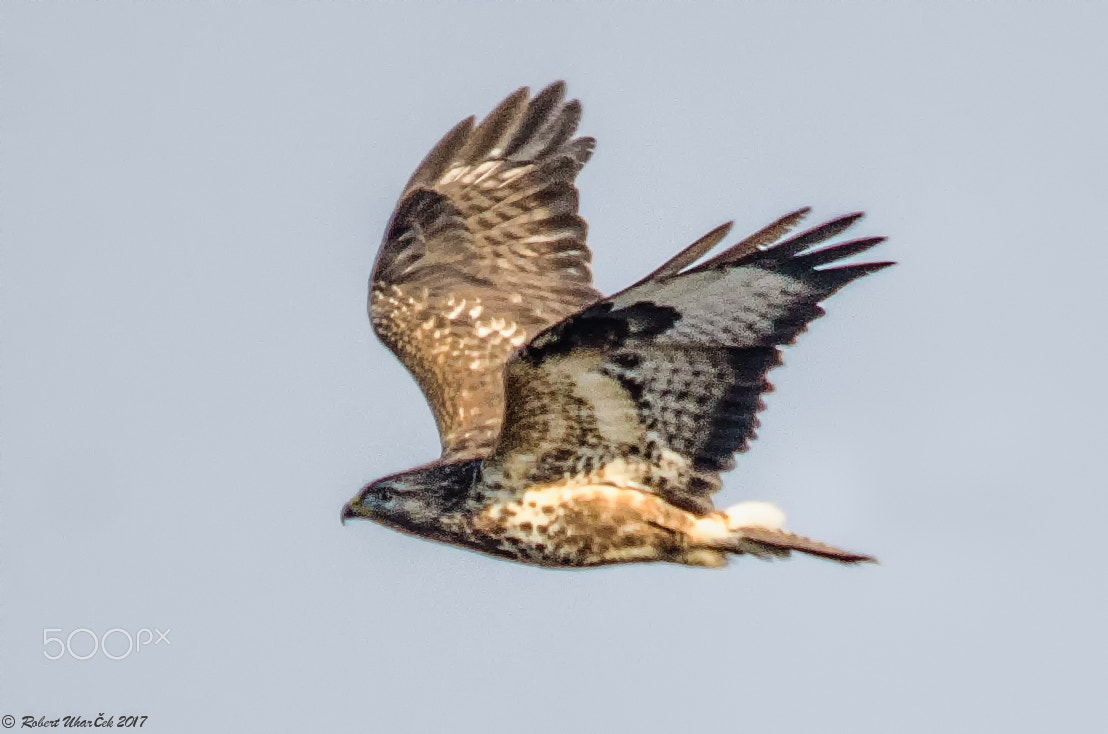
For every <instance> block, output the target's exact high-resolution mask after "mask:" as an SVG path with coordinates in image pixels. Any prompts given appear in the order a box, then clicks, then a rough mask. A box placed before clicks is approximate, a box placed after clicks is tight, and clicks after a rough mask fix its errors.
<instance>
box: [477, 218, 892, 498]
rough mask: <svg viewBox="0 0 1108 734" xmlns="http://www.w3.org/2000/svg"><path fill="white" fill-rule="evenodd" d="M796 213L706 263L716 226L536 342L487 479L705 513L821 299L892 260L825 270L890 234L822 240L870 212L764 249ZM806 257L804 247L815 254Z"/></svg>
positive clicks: (516, 380)
mask: <svg viewBox="0 0 1108 734" xmlns="http://www.w3.org/2000/svg"><path fill="white" fill-rule="evenodd" d="M804 212H805V210H801V211H799V212H794V213H793V214H790V215H788V216H786V217H783V218H782V219H780V220H778V221H777V222H775V223H774V224H772V225H770V226H769V227H767V228H766V229H764V230H762V231H761V232H758V233H756V234H755V235H752V236H751V237H748V238H747V239H745V240H743V241H742V242H740V243H738V244H737V245H734V246H733V247H730V248H728V249H726V250H724V251H723V252H721V253H720V254H719V255H717V256H715V257H714V258H711V259H709V260H707V261H706V262H704V263H703V264H700V265H694V264H693V263H695V261H696V260H697V259H699V258H700V257H701V256H703V255H704V254H705V253H706V252H707V251H708V250H709V249H711V248H712V247H713V246H714V245H715V244H716V243H718V242H719V240H720V239H722V237H723V236H724V235H725V234H726V231H727V226H725V227H722V228H719V229H716V230H713V232H711V233H709V234H708V235H706V236H705V237H703V238H701V239H700V240H698V241H697V242H696V243H694V244H693V245H691V246H690V247H689V248H686V250H685V251H683V252H682V253H680V254H679V255H677V256H676V257H674V258H673V259H672V260H670V261H669V262H668V263H666V264H665V265H663V266H662V267H661V268H659V269H658V270H656V271H655V272H654V273H653V274H651V275H650V276H648V277H647V278H646V279H645V280H643V281H640V282H639V283H637V284H636V285H634V286H632V287H631V288H628V289H627V290H625V291H623V292H622V293H619V294H617V295H615V296H613V297H611V298H607V299H605V300H603V301H600V302H597V303H595V304H594V305H592V306H591V307H589V308H588V309H585V310H584V311H582V312H581V313H579V314H577V315H575V316H573V317H571V318H569V319H567V320H565V321H564V322H562V323H560V324H557V325H556V326H554V327H552V328H550V329H548V330H547V331H545V332H543V333H541V334H539V335H538V336H537V337H535V339H533V340H532V341H531V343H530V344H529V345H528V346H527V347H526V349H524V350H523V351H522V352H520V353H519V354H518V355H517V356H516V357H514V358H513V359H512V360H511V361H510V362H509V363H508V366H507V370H506V390H507V394H506V396H507V412H506V417H505V428H504V431H503V433H502V434H501V436H500V440H499V443H498V444H497V447H496V450H495V451H494V452H493V454H492V455H491V456H490V457H489V459H488V460H487V461H486V462H485V469H484V471H485V476H486V481H489V482H492V483H494V484H499V485H501V486H504V487H506V488H509V489H517V490H522V489H524V488H526V487H528V486H530V485H533V484H536V483H544V482H557V481H559V480H562V479H565V478H570V479H571V480H575V481H586V482H589V483H614V484H617V485H625V486H634V487H637V488H640V489H648V490H651V491H653V492H656V493H658V494H660V495H662V496H663V497H665V498H666V499H667V500H668V501H669V502H671V503H673V504H676V505H678V506H680V507H685V508H687V509H690V510H694V511H697V512H706V511H708V510H710V509H711V508H712V502H711V499H710V495H711V493H712V492H714V491H716V490H717V489H719V486H720V478H719V474H720V472H722V471H726V470H728V469H731V468H732V467H733V466H734V454H735V453H736V452H741V451H744V450H746V448H747V443H748V441H749V440H750V439H752V438H753V437H754V431H755V428H756V427H757V425H758V418H757V413H758V411H760V410H761V409H762V408H763V407H764V404H763V402H762V399H761V394H762V393H763V392H765V391H766V390H768V389H770V383H769V382H768V381H767V379H766V373H767V372H768V371H769V370H770V369H771V368H773V367H775V366H776V365H778V364H779V363H780V354H779V352H780V349H779V347H780V346H781V345H784V344H789V343H791V342H792V341H793V340H794V339H795V338H796V336H797V334H799V333H800V332H801V331H803V330H804V329H805V328H806V326H807V325H808V323H809V322H810V321H811V320H812V319H814V318H816V317H818V316H819V315H821V314H822V313H823V310H822V309H821V308H820V306H819V303H820V301H822V300H824V299H825V298H827V297H828V296H830V295H831V294H833V293H834V292H835V291H837V290H838V289H839V288H841V287H842V286H844V285H846V284H847V283H849V282H850V281H852V280H854V279H855V278H858V277H861V276H863V275H866V274H867V273H872V272H874V271H876V270H880V269H881V268H884V267H886V266H888V265H890V264H891V263H886V262H878V263H865V264H856V265H841V266H838V267H831V268H821V266H824V265H828V264H831V263H834V262H836V261H838V260H840V259H842V258H846V257H849V256H850V255H854V254H856V253H859V252H862V251H864V250H868V249H869V248H871V247H873V246H874V245H876V244H877V243H879V242H881V241H882V240H883V238H880V237H875V238H868V239H859V240H854V241H851V242H845V243H842V244H839V245H835V246H832V247H827V248H824V249H821V250H815V251H808V250H809V248H811V247H812V246H813V245H816V244H819V243H821V242H824V241H825V240H827V239H829V238H831V237H833V236H835V235H837V234H839V233H840V232H842V231H843V230H844V229H846V228H847V227H849V226H850V225H851V224H852V223H853V222H854V221H856V220H857V219H858V218H859V217H860V216H861V215H860V214H855V215H851V216H848V217H843V218H841V219H836V220H834V221H832V222H828V223H827V224H824V225H821V226H819V227H816V228H815V229H812V230H810V231H808V232H805V233H803V234H800V235H798V236H796V237H793V238H792V239H789V240H786V241H784V242H781V243H780V244H776V245H772V246H767V244H766V243H767V242H768V241H772V240H774V239H776V238H778V237H780V236H781V235H783V234H784V232H785V231H787V230H788V229H789V228H790V227H791V226H792V225H794V224H795V223H796V222H797V221H798V220H799V219H800V217H801V216H802V215H803V214H804ZM806 251H807V252H806Z"/></svg>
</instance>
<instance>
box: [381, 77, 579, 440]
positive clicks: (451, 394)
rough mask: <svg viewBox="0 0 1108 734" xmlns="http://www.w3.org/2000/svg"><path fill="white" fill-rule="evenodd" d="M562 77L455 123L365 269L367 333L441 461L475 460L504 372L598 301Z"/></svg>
mask: <svg viewBox="0 0 1108 734" xmlns="http://www.w3.org/2000/svg"><path fill="white" fill-rule="evenodd" d="M564 95H565V85H564V84H562V83H558V84H553V85H551V86H549V87H547V88H546V89H545V90H543V91H542V93H540V94H539V95H537V96H536V97H534V98H533V99H529V98H528V93H527V89H525V88H524V89H520V90H517V91H516V92H515V93H514V94H512V95H511V96H509V97H508V98H507V99H505V100H504V101H503V102H502V103H501V104H500V105H499V106H498V107H497V108H496V109H495V110H493V111H492V112H491V113H490V114H489V115H488V117H486V118H485V120H484V121H482V122H481V124H480V125H476V126H475V125H474V120H473V118H472V117H470V118H468V119H466V120H463V121H462V122H461V123H459V124H458V125H457V126H455V127H454V129H453V130H451V131H450V132H449V133H447V134H446V136H445V137H444V138H443V139H442V140H441V141H440V142H439V143H438V145H436V146H435V147H434V148H433V149H432V150H431V152H430V153H428V154H427V157H426V158H424V160H423V162H422V163H421V164H420V165H419V167H418V168H417V169H416V171H415V173H414V174H413V175H412V178H411V180H410V181H408V184H407V185H406V186H405V187H404V193H403V194H402V196H401V197H400V202H399V204H398V205H397V207H396V211H395V213H394V214H393V216H392V221H391V222H390V223H389V226H388V229H387V231H386V233H385V238H384V241H383V242H382V244H381V250H380V253H379V254H378V255H377V262H376V264H375V265H374V268H373V277H372V280H371V287H370V299H369V313H370V319H371V321H372V323H373V328H374V330H375V331H376V332H377V335H378V336H379V337H380V338H381V341H383V342H384V343H385V345H386V346H388V347H389V349H391V350H392V351H393V352H395V353H396V355H397V356H398V357H399V358H400V361H401V362H403V363H404V366H406V367H407V368H408V369H409V370H410V371H411V372H412V374H413V375H414V376H415V378H416V380H417V381H418V382H419V384H420V387H422V388H423V391H424V393H425V394H426V395H427V397H428V401H429V402H430V404H431V408H432V410H433V411H434V413H435V420H436V422H437V423H438V428H439V436H440V438H441V441H442V449H443V454H444V456H451V457H455V458H460V457H464V456H475V455H480V454H481V453H482V452H484V451H487V450H488V449H489V448H490V447H491V446H492V444H493V442H494V441H495V439H496V435H497V433H498V431H499V427H500V420H501V415H502V413H503V400H502V397H501V396H502V393H503V387H502V385H501V369H502V367H503V366H504V363H505V362H507V360H508V357H509V355H510V354H511V353H512V351H513V350H515V349H516V348H517V347H519V346H521V345H523V344H526V343H527V341H528V340H529V339H530V338H531V337H532V336H534V335H535V334H536V333H537V332H538V331H541V330H542V329H544V328H546V327H547V326H549V325H550V324H553V323H556V322H557V321H560V320H561V319H563V318H565V317H566V316H569V315H570V314H572V313H574V312H576V311H578V310H579V309H580V308H581V307H583V306H586V305H588V304H589V303H591V302H593V301H595V300H596V299H597V298H599V297H600V294H599V293H597V292H596V291H595V290H594V289H593V287H592V273H591V271H590V269H589V260H590V253H589V250H588V248H587V247H586V246H585V232H586V226H585V221H584V220H583V219H582V218H581V217H580V216H578V214H577V189H576V187H575V186H574V183H573V182H574V179H575V178H576V176H577V173H578V171H580V170H581V167H582V166H583V165H584V164H585V162H586V161H587V160H588V159H589V156H590V154H591V153H592V148H593V144H594V141H593V140H592V138H576V139H574V138H573V134H574V132H575V131H576V129H577V123H578V120H579V119H580V117H581V105H580V103H578V102H577V101H576V100H574V101H571V102H564V101H563V97H564Z"/></svg>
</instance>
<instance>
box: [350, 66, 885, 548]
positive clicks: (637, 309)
mask: <svg viewBox="0 0 1108 734" xmlns="http://www.w3.org/2000/svg"><path fill="white" fill-rule="evenodd" d="M564 91H565V90H564V85H563V84H562V83H557V84H554V85H551V86H550V87H548V88H547V89H545V90H543V91H542V92H540V93H539V94H538V95H536V96H535V97H534V98H530V97H529V95H528V92H527V90H526V89H521V90H519V91H517V92H516V93H515V94H513V95H511V96H509V97H508V98H507V99H505V100H504V102H502V103H501V104H500V106H498V107H497V108H496V110H494V111H493V112H492V113H491V114H490V115H489V116H488V117H487V118H486V119H485V120H484V121H483V122H482V123H481V124H480V125H478V126H476V127H475V126H474V125H473V119H472V118H470V119H469V120H466V121H463V122H462V123H461V124H460V125H458V126H457V127H455V128H454V130H452V131H451V132H450V133H448V134H447V135H446V136H445V137H444V138H443V139H442V141H440V143H439V144H438V145H437V146H436V147H435V148H434V149H433V150H432V151H431V153H429V154H428V156H427V158H426V159H425V160H424V162H423V163H422V164H421V165H420V166H419V168H418V169H417V170H416V172H415V174H413V176H412V178H411V180H410V181H409V182H408V185H407V186H406V187H405V190H404V194H403V196H402V197H401V200H400V203H399V204H398V206H397V208H396V212H395V213H394V215H393V217H392V220H391V221H390V223H389V227H388V229H387V231H386V234H385V239H384V242H383V243H382V245H381V250H380V252H379V254H378V256H377V262H376V264H375V266H374V271H373V278H372V284H371V294H370V307H369V310H370V317H371V320H372V322H373V327H374V329H375V330H376V332H377V334H378V335H379V336H380V337H381V340H382V341H383V342H384V343H385V344H386V345H387V346H388V347H389V348H390V349H391V350H392V351H393V352H395V353H396V355H397V356H398V357H399V358H400V360H401V361H402V362H403V363H404V365H405V366H406V367H407V368H408V369H409V370H410V371H411V373H412V374H413V375H414V376H415V378H416V380H417V381H418V382H419V384H420V386H421V387H422V389H423V391H424V394H425V395H426V396H427V400H428V403H430V405H431V408H432V410H433V412H434V414H435V420H436V422H437V424H438V429H439V435H440V439H441V443H442V456H441V457H440V459H438V460H437V461H435V462H432V463H430V464H428V465H426V466H423V467H420V468H417V469H413V470H411V471H408V472H401V473H399V474H395V475H392V476H389V477H385V478H383V479H381V480H378V481H376V482H371V483H370V484H368V485H366V486H365V487H364V488H363V489H362V491H361V492H360V493H359V495H358V496H357V497H355V498H354V499H353V500H352V501H351V502H350V503H349V504H348V505H347V506H346V507H345V508H344V510H343V518H344V519H347V518H353V517H365V518H369V519H372V520H375V521H377V522H379V523H382V524H384V525H387V526H389V527H392V528H395V529H398V530H401V531H403V532H407V533H410V534H413V535H417V536H420V537H424V538H430V539H433V540H437V541H440V542H444V543H450V544H453V545H457V546H461V547H464V548H469V549H471V550H476V551H480V552H483V553H487V554H490V555H494V556H497V557H500V558H507V559H511V560H515V561H520V562H523V563H529V564H533V565H538V566H544V567H555V568H558V567H585V566H596V565H604V564H613V563H629V562H644V561H666V562H673V563H681V564H685V565H692V566H710V567H717V566H722V565H724V564H725V563H726V561H727V559H728V557H729V556H732V555H744V554H747V555H753V556H756V557H761V558H772V557H779V556H783V555H788V554H789V553H790V552H791V551H794V550H795V551H798V552H802V553H806V554H809V555H813V556H817V557H821V558H829V559H832V560H835V561H839V562H842V563H856V562H859V561H866V560H872V559H870V558H869V557H868V556H864V555H860V554H855V553H850V552H848V551H843V550H841V549H838V548H835V547H833V546H829V545H826V544H823V543H820V542H818V541H814V540H810V539H808V538H803V537H801V536H798V535H794V534H792V533H789V532H787V531H785V530H783V529H782V527H781V524H782V522H783V515H782V513H781V512H780V511H779V510H777V509H776V508H770V507H768V506H765V505H754V504H750V503H747V504H745V505H739V506H736V507H735V508H732V510H729V511H724V512H720V511H718V510H716V508H715V506H714V504H713V502H712V495H713V493H715V492H716V491H717V490H718V489H719V488H720V484H721V480H720V475H721V473H722V472H725V471H727V470H729V469H731V468H733V467H734V463H735V455H736V453H739V452H743V451H745V450H747V448H748V445H749V443H750V441H751V440H753V439H754V437H755V430H756V429H757V427H758V415H759V412H760V411H761V410H762V409H763V408H764V407H765V406H764V404H763V402H762V396H763V395H764V393H765V392H766V391H768V390H770V389H771V385H770V382H769V380H768V377H767V376H768V373H769V371H770V370H772V369H773V368H775V367H776V366H778V365H779V364H780V363H781V349H782V347H784V346H786V345H789V344H791V343H793V342H794V340H795V339H796V337H797V335H798V334H800V333H801V332H802V331H804V329H806V328H807V326H808V324H809V323H810V322H811V321H812V320H813V319H815V318H817V317H819V316H820V315H821V314H822V313H823V309H822V306H821V303H822V302H823V301H824V300H826V299H827V298H829V297H831V296H832V295H833V294H834V293H835V292H836V291H838V290H839V289H840V288H842V287H843V286H845V285H846V284H847V283H850V282H851V281H853V280H856V279H858V278H860V277H862V276H864V275H867V274H869V273H873V272H876V271H878V270H880V269H882V268H884V267H887V266H888V265H890V264H891V263H885V262H870V263H860V264H843V263H842V262H841V261H843V260H845V259H846V258H848V257H851V256H853V255H856V254H858V253H861V252H864V251H866V250H868V249H870V248H871V247H874V246H875V245H877V244H878V243H879V242H881V239H882V238H878V237H871V238H864V239H857V240H852V241H848V242H842V243H838V244H833V245H829V246H825V245H824V243H826V242H827V241H828V240H830V239H831V238H833V237H835V236H837V235H839V234H841V233H842V232H844V231H845V230H846V229H848V228H849V227H850V226H851V225H853V224H854V223H855V222H856V221H857V220H858V219H859V218H860V217H861V215H860V214H851V215H848V216H844V217H840V218H838V219H834V220H832V221H830V222H826V223H824V224H821V225H819V226H817V227H814V228H812V229H810V230H808V231H806V232H803V233H800V234H797V235H794V236H791V237H789V236H788V235H789V233H790V231H791V230H792V229H793V228H794V227H795V226H796V225H797V224H798V223H799V222H800V220H801V219H802V218H803V217H804V215H805V214H806V213H807V209H800V210H797V211H795V212H791V213H789V214H786V215H785V216H783V217H781V218H779V219H777V220H776V221H774V222H772V223H771V224H769V225H768V226H766V227H763V228H762V229H760V230H759V231H757V232H755V233H754V234H752V235H750V236H749V237H746V238H745V239H743V240H741V241H739V242H737V243H736V244H734V245H731V246H729V247H723V248H722V249H721V251H719V252H718V253H717V254H714V255H712V252H713V250H714V249H715V248H716V247H717V246H718V245H720V243H721V242H722V241H723V239H724V237H726V236H727V234H728V232H729V230H730V225H729V224H728V225H724V226H722V227H717V228H716V229H714V230H712V231H711V232H709V233H708V234H706V235H704V236H703V237H701V238H700V239H698V240H697V241H695V242H694V243H692V244H691V245H689V246H688V247H686V248H685V249H684V250H682V251H681V252H680V253H678V254H677V255H676V256H674V257H673V258H672V259H670V260H669V261H668V262H666V263H665V264H663V265H662V266H661V267H659V268H657V269H656V270H654V271H653V272H652V273H651V274H650V275H648V276H647V277H645V278H643V279H642V280H640V281H639V282H638V283H636V284H635V285H633V286H631V287H630V288H627V289H625V290H624V291H622V292H620V293H617V294H616V295H614V296H611V297H609V298H601V297H600V294H599V293H597V292H596V291H595V290H594V289H593V287H592V284H591V273H590V270H589V261H590V254H589V250H588V248H587V247H586V246H585V223H584V221H583V220H582V219H581V217H580V216H579V215H578V201H577V189H576V188H575V185H574V181H575V179H576V176H577V174H578V172H579V171H580V169H581V167H582V166H583V165H584V164H585V162H586V161H587V160H588V158H589V156H590V154H591V151H592V147H593V141H592V139H591V138H576V139H574V138H573V136H574V134H575V132H576V128H577V123H578V120H579V118H580V111H581V110H580V105H579V104H578V103H577V102H576V101H570V102H563V97H564ZM820 248H822V249H820Z"/></svg>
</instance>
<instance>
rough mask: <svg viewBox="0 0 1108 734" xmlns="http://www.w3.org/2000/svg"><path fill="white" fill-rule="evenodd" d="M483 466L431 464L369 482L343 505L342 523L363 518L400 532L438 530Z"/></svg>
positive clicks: (461, 463)
mask: <svg viewBox="0 0 1108 734" xmlns="http://www.w3.org/2000/svg"><path fill="white" fill-rule="evenodd" d="M480 466H481V462H480V461H463V462H457V463H452V464H438V463H432V464H428V465H427V466H422V467H419V468H418V469H412V470H410V471H406V472H401V473H399V474H392V475H390V476H387V477H383V478H381V479H378V480H377V481H375V482H370V483H369V484H367V485H366V486H364V487H362V489H361V491H360V492H358V494H356V495H355V496H354V498H353V499H352V500H350V501H349V502H347V503H346V505H345V506H343V508H342V522H343V524H344V525H345V524H346V521H347V520H349V519H351V518H364V519H366V520H373V521H374V522H378V523H381V524H382V525H388V526H390V527H394V528H397V529H400V530H407V529H410V530H418V529H429V528H432V527H435V526H436V525H437V524H438V520H439V519H440V518H441V517H442V516H443V515H444V514H446V513H448V512H451V511H453V510H455V509H457V508H458V507H459V506H460V505H461V503H462V502H463V501H464V499H465V496H466V493H468V492H469V489H470V488H471V487H472V486H473V484H474V482H475V481H476V477H477V472H478V470H479V469H480Z"/></svg>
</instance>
